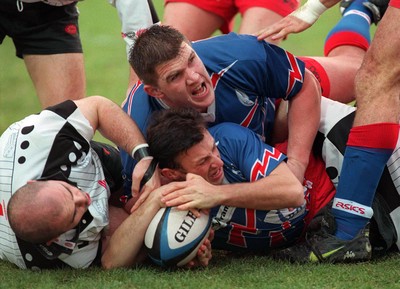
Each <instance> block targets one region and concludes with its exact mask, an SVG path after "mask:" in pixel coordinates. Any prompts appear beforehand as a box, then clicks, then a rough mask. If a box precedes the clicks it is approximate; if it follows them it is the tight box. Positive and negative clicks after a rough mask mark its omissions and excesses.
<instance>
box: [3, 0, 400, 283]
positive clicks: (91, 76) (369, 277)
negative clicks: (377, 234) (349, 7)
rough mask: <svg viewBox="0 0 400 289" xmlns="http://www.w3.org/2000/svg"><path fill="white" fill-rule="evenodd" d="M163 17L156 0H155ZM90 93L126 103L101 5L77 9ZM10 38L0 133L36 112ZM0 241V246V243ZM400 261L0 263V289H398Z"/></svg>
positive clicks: (316, 37) (325, 20) (290, 44)
mask: <svg viewBox="0 0 400 289" xmlns="http://www.w3.org/2000/svg"><path fill="white" fill-rule="evenodd" d="M154 2H155V4H156V6H157V9H158V12H159V13H160V14H162V0H154ZM79 7H80V11H81V20H80V29H81V36H82V39H83V45H84V53H85V63H86V64H85V65H86V73H87V82H88V83H87V92H88V95H93V94H100V95H104V96H107V97H108V98H110V99H112V100H114V101H115V102H116V103H121V102H122V101H123V99H124V95H125V90H126V86H127V77H128V64H127V62H126V58H125V48H124V43H123V40H122V39H121V38H120V35H119V32H120V24H119V20H118V17H117V13H116V11H115V10H114V8H112V7H111V6H109V5H108V4H107V2H106V1H104V0H102V1H99V0H97V1H96V0H86V1H84V2H81V3H79ZM339 17H340V15H339V12H338V9H332V10H331V11H329V12H327V14H325V15H323V16H322V17H321V19H320V21H319V22H318V25H316V26H315V27H313V28H311V29H310V30H309V31H306V32H304V33H302V34H301V35H293V36H290V37H289V39H288V40H287V41H285V42H284V44H283V46H284V47H285V48H287V49H288V50H290V51H292V52H293V53H295V54H297V55H322V47H323V41H324V39H325V36H326V34H327V32H328V31H329V29H330V28H331V27H332V26H333V25H334V23H335V22H336V21H337V19H338V18H339ZM14 54H15V52H14V47H13V44H12V42H11V41H10V39H6V40H5V42H4V43H3V44H2V45H1V46H0V63H1V67H0V109H1V110H0V133H1V132H3V131H4V130H5V128H6V127H7V126H8V125H9V124H11V123H12V122H14V121H16V120H18V119H20V118H22V117H24V116H26V115H28V114H30V113H34V112H37V111H39V109H40V107H39V103H38V101H37V99H36V96H35V92H34V89H33V86H32V84H31V81H30V79H29V76H28V75H27V73H26V70H25V67H24V64H23V61H22V60H19V59H17V58H16V57H15V56H14ZM0 242H1V240H0ZM399 268H400V258H399V255H398V254H394V255H392V256H390V257H388V258H386V259H384V260H380V261H374V262H371V263H366V264H356V265H355V264H353V265H293V264H286V263H280V262H276V261H272V260H269V259H268V258H267V257H260V256H242V257H233V256H226V255H224V254H222V253H220V252H216V254H215V256H214V258H213V260H212V262H211V264H210V266H209V267H208V268H206V269H201V270H194V271H186V270H178V271H166V270H162V269H159V268H154V267H142V268H135V269H121V270H112V271H108V272H105V271H102V270H100V269H89V270H62V271H56V272H55V271H43V272H41V273H37V272H30V271H21V270H19V269H16V268H15V267H14V266H13V265H11V264H8V263H6V262H0V288H21V289H22V288H24V289H25V288H40V289H45V288H85V289H90V288H107V289H108V288H118V289H124V288H174V289H175V288H193V289H195V288H208V289H212V288H215V289H222V288H400V277H399Z"/></svg>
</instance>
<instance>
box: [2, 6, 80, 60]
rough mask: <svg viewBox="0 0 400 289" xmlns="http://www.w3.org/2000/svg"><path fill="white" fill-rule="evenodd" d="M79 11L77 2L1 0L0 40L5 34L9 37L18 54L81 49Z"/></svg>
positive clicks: (67, 51)
mask: <svg viewBox="0 0 400 289" xmlns="http://www.w3.org/2000/svg"><path fill="white" fill-rule="evenodd" d="M17 2H18V3H17ZM17 4H18V5H17ZM78 14H79V13H78V9H77V7H76V3H72V4H69V5H65V6H51V5H48V4H44V3H42V2H38V3H23V2H19V1H17V0H1V5H0V44H1V43H2V42H3V40H4V38H5V37H6V36H9V37H10V38H12V40H13V42H14V45H15V48H16V55H17V56H18V57H20V58H23V55H24V54H36V55H47V54H60V53H82V44H81V39H80V37H79V27H78Z"/></svg>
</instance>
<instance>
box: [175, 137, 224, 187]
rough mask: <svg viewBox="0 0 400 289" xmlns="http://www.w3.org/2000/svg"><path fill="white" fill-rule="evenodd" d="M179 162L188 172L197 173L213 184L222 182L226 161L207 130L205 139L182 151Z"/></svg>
mask: <svg viewBox="0 0 400 289" xmlns="http://www.w3.org/2000/svg"><path fill="white" fill-rule="evenodd" d="M177 162H178V163H179V164H180V165H181V167H182V169H183V171H184V172H186V173H193V174H197V175H199V176H201V177H203V178H204V179H205V180H206V181H208V182H209V183H211V184H213V185H220V184H222V181H223V179H224V170H223V165H224V163H223V162H222V160H221V156H220V154H219V151H218V148H217V145H216V143H215V140H214V138H213V137H212V136H211V135H210V133H209V132H208V131H207V130H206V131H205V132H204V139H203V140H202V141H201V142H200V143H198V144H196V145H194V146H193V147H191V148H190V149H189V150H187V152H184V153H182V154H181V155H180V156H179V157H178V158H177Z"/></svg>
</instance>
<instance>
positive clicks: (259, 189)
mask: <svg viewBox="0 0 400 289" xmlns="http://www.w3.org/2000/svg"><path fill="white" fill-rule="evenodd" d="M218 187H219V188H218V191H217V192H215V194H216V195H219V204H218V205H227V206H234V207H242V208H251V209H259V210H272V209H282V208H288V207H298V206H300V205H302V204H303V202H304V194H303V187H302V185H301V183H300V182H299V181H298V180H297V178H296V177H295V176H294V175H293V173H292V172H291V171H290V169H289V168H288V166H287V165H286V163H281V164H280V165H279V166H278V167H277V168H276V169H275V170H274V171H273V172H272V173H271V174H270V175H269V176H266V177H264V178H261V179H259V180H257V181H255V182H248V183H237V184H230V185H222V186H218Z"/></svg>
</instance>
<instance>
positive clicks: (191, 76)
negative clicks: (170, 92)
mask: <svg viewBox="0 0 400 289" xmlns="http://www.w3.org/2000/svg"><path fill="white" fill-rule="evenodd" d="M186 74H187V81H188V84H192V83H195V82H197V81H198V80H199V77H200V75H199V74H198V73H197V72H196V71H194V70H193V69H188V70H187V73H186Z"/></svg>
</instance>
